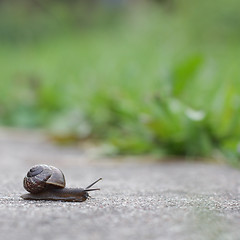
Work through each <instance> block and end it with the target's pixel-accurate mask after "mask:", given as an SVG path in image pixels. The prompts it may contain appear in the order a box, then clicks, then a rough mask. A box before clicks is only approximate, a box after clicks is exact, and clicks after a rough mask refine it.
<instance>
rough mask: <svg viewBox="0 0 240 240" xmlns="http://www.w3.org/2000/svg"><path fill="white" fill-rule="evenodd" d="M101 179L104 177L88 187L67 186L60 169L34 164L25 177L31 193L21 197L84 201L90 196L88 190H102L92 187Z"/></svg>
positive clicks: (25, 186) (26, 198)
mask: <svg viewBox="0 0 240 240" xmlns="http://www.w3.org/2000/svg"><path fill="white" fill-rule="evenodd" d="M100 180H102V178H99V179H98V180H96V181H95V182H93V183H91V184H90V185H89V186H87V187H86V188H65V185H66V181H65V177H64V174H63V172H62V171H61V170H60V169H58V168H56V167H53V166H48V165H44V164H40V165H36V166H33V167H32V168H31V169H30V170H29V171H28V173H27V175H26V176H25V177H24V179H23V186H24V188H25V189H26V190H27V191H28V192H29V193H27V194H24V195H22V196H21V197H22V198H23V199H25V200H47V201H66V202H83V201H85V200H87V199H88V198H89V197H90V196H89V194H88V192H90V191H96V190H100V188H91V187H92V186H93V185H95V184H96V183H97V182H99V181H100Z"/></svg>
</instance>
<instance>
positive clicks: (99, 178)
mask: <svg viewBox="0 0 240 240" xmlns="http://www.w3.org/2000/svg"><path fill="white" fill-rule="evenodd" d="M100 180H102V178H99V179H98V180H97V181H95V182H93V183H92V184H90V185H89V186H87V187H86V188H85V190H87V189H89V188H90V187H92V186H93V185H94V184H96V183H97V182H99V181H100ZM89 190H90V189H89ZM97 190H99V189H98V188H97Z"/></svg>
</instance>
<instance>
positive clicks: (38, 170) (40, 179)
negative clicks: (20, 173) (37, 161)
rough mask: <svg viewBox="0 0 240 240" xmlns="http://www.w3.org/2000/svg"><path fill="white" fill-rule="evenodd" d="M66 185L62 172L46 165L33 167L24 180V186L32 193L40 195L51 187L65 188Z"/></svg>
mask: <svg viewBox="0 0 240 240" xmlns="http://www.w3.org/2000/svg"><path fill="white" fill-rule="evenodd" d="M65 185H66V182H65V177H64V175H63V173H62V171H61V170H60V169H58V168H56V167H53V166H48V165H44V164H41V165H36V166H33V167H32V168H31V169H30V170H29V172H28V173H27V176H25V177H24V179H23V186H24V188H25V189H26V190H27V191H28V192H30V193H39V192H42V191H45V190H47V189H49V188H51V187H55V188H64V187H65Z"/></svg>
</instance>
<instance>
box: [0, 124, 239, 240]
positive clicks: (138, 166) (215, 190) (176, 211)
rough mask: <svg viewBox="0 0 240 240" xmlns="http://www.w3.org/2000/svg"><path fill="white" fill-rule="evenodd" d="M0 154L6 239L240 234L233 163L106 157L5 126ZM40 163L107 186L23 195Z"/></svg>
mask: <svg viewBox="0 0 240 240" xmlns="http://www.w3.org/2000/svg"><path fill="white" fill-rule="evenodd" d="M0 159H1V161H0V169H1V175H0V180H1V184H0V223H1V224H0V239H6V240H8V239H52V240H54V239H58V240H61V239H87V240H102V239H106V240H108V239H109V240H110V239H111V240H112V239H114V240H115V239H116V240H118V239H119V240H125V239H131V240H135V239H138V240H141V239H144V240H146V239H149V240H152V239H158V240H159V239H160V240H161V239H163V240H176V239H177V240H191V239H194V240H215V239H216V240H239V239H240V228H239V224H240V172H239V170H237V169H233V168H231V167H229V166H225V165H216V164H210V163H200V162H197V163H196V162H195V163H193V162H182V161H172V162H168V163H166V162H165V163H156V162H149V161H146V162H144V161H142V159H141V161H136V159H135V158H134V159H131V158H128V160H127V161H124V160H122V161H116V160H109V159H108V160H106V159H104V158H103V157H102V156H99V155H98V154H96V152H95V151H92V150H91V148H90V149H89V148H81V147H61V146H56V145H54V144H53V143H51V142H50V141H49V140H48V139H47V137H46V136H45V135H44V134H42V133H41V132H25V131H13V130H6V129H0ZM39 163H46V164H50V165H54V166H57V167H59V168H60V169H62V171H63V172H64V173H65V177H66V180H67V186H71V187H77V186H79V187H85V186H87V185H88V184H90V183H91V182H93V181H94V180H96V179H98V178H99V177H102V178H103V181H102V182H99V183H98V185H97V186H98V187H100V188H101V191H97V192H92V193H91V196H92V198H91V199H88V200H87V201H85V202H82V203H69V202H50V201H47V202H44V201H38V202H35V201H26V200H23V199H21V198H20V195H21V194H24V193H25V190H24V189H23V187H22V180H23V177H24V175H25V174H26V172H27V171H28V169H29V168H30V167H31V166H32V165H35V164H39Z"/></svg>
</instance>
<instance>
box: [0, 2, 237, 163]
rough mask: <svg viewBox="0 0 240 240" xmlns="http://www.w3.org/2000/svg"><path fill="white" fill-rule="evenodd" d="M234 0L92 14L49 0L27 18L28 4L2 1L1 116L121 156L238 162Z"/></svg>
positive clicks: (2, 119) (5, 120)
mask: <svg viewBox="0 0 240 240" xmlns="http://www.w3.org/2000/svg"><path fill="white" fill-rule="evenodd" d="M216 5H218V6H217V8H218V10H217V11H216ZM239 5H240V4H239V3H238V2H237V1H234V0H231V1H228V2H225V1H223V0H218V3H214V4H213V3H208V2H207V1H202V2H201V3H191V1H186V0H185V1H179V2H178V4H177V3H175V5H174V7H173V8H167V7H166V6H162V7H159V6H158V5H153V4H147V5H144V6H142V5H138V6H136V5H135V6H133V7H131V6H128V7H126V8H123V9H121V10H117V9H104V8H103V9H98V8H96V9H95V8H94V9H93V10H92V11H93V13H92V14H91V15H90V16H89V15H88V14H86V13H85V12H84V11H82V8H80V7H79V8H78V9H79V10H75V11H76V12H72V8H71V9H70V10H71V11H70V10H69V9H68V8H67V7H66V6H65V5H63V3H61V4H56V3H55V4H53V5H51V6H50V7H49V8H48V11H47V12H46V11H40V10H36V9H35V8H34V9H32V8H31V13H32V14H30V16H28V15H27V14H26V11H27V10H26V9H27V8H26V6H28V5H23V6H22V7H20V6H15V7H11V6H9V5H8V4H6V6H5V8H4V9H5V10H2V11H3V12H2V14H1V19H2V21H1V24H0V33H1V35H0V36H1V37H0V42H1V44H0V52H1V54H0V66H1V71H0V79H1V80H0V91H1V94H0V123H1V124H2V125H10V126H20V127H45V128H47V129H49V131H50V132H51V133H52V134H53V135H54V136H55V137H56V138H57V139H65V138H66V139H69V137H70V138H74V139H76V138H77V139H78V138H79V139H81V138H82V139H85V138H89V137H91V138H93V139H100V140H101V141H104V142H107V143H109V144H111V145H113V146H114V147H115V148H114V149H115V152H116V153H122V154H123V153H124V154H142V153H157V154H164V155H181V156H201V157H202V156H203V157H213V156H219V154H220V155H222V154H223V155H224V156H225V157H226V158H227V159H230V160H231V161H232V162H234V161H238V158H239V152H237V146H238V144H239V139H240V114H239V109H240V80H239V79H240V68H239V66H240V45H239V40H240V30H239V29H240V28H239V26H240V17H238V14H237V12H236V9H237V7H240V6H239ZM226 6H227V7H226ZM17 7H18V8H17ZM19 7H20V8H19ZM73 9H75V8H73ZM12 11H15V13H16V14H15V16H16V18H12V17H11V14H10V13H12ZM78 11H79V12H78ZM81 11H82V12H81ZM90 12H91V11H90ZM79 19H80V20H79Z"/></svg>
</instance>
